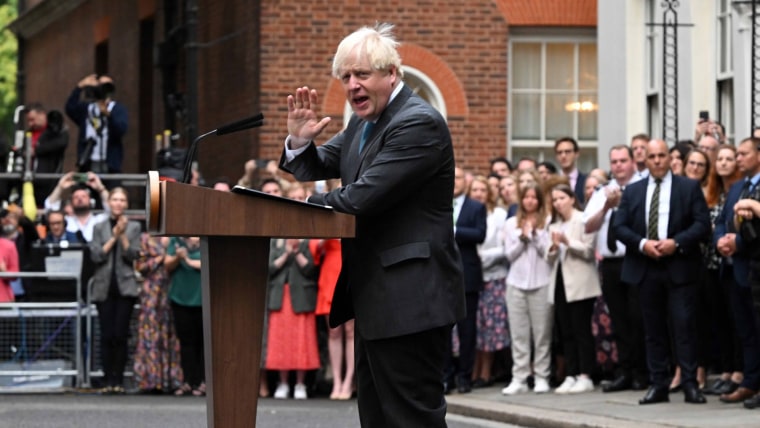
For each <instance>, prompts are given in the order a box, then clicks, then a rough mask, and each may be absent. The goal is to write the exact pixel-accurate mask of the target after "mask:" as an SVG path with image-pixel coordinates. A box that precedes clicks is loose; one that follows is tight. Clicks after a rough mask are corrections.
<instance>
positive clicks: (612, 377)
mask: <svg viewBox="0 0 760 428" xmlns="http://www.w3.org/2000/svg"><path fill="white" fill-rule="evenodd" d="M391 29H392V26H389V25H386V24H380V25H379V26H378V27H376V28H374V29H373V28H368V27H365V28H362V29H360V30H358V31H357V32H355V33H353V34H352V35H350V36H348V37H347V38H346V39H344V40H343V41H342V42H341V44H340V45H339V47H338V50H337V52H336V55H335V58H334V64H333V74H334V76H335V77H336V78H338V79H340V80H341V83H342V85H343V87H344V89H345V90H346V92H347V95H349V97H348V99H349V100H350V102H351V104H352V108H353V109H354V112H355V113H356V115H355V116H353V117H352V120H351V121H350V123H349V124H348V126H347V128H346V130H345V131H344V132H341V133H338V134H337V135H335V136H334V137H333V138H331V139H330V140H329V141H328V142H327V143H325V144H323V145H321V146H320V147H318V148H317V147H315V145H314V144H313V141H314V139H315V138H316V137H317V136H318V135H319V134H320V133H321V132H322V131H323V130H324V129H325V127H326V126H327V124H328V123H329V118H322V119H319V117H318V116H317V114H316V113H315V112H314V111H313V110H312V105H315V104H317V94H316V91H314V90H312V89H309V88H308V87H301V88H298V89H297V90H296V91H295V93H294V94H293V95H291V96H289V97H288V133H289V135H288V137H287V139H286V142H285V148H284V151H283V157H282V159H280V162H279V163H278V162H276V161H268V162H260V161H256V160H251V161H248V162H247V163H246V164H245V165H244V175H243V177H242V178H241V179H240V180H239V181H238V184H239V185H241V186H244V187H249V188H257V189H259V190H261V191H262V192H265V193H270V194H273V195H277V196H282V197H286V198H291V199H295V200H299V201H305V200H307V199H308V200H309V202H313V203H322V204H326V205H330V206H332V207H334V208H335V209H336V210H338V211H341V212H346V213H349V214H353V215H355V216H356V218H357V237H356V238H354V239H352V240H350V241H344V242H341V241H339V240H310V239H273V240H272V241H271V245H270V255H269V278H268V283H267V298H266V302H265V305H266V321H265V334H264V340H263V343H262V358H261V366H260V367H252V368H251V370H260V371H261V372H260V373H261V376H260V377H261V384H260V385H258V388H259V391H258V394H259V396H261V397H267V396H270V394H271V395H273V396H274V398H276V399H285V398H290V397H293V398H295V399H306V398H308V396H309V394H310V392H309V386H308V385H307V384H308V382H309V381H308V373H309V372H312V371H314V370H316V369H318V368H320V367H322V366H325V365H329V366H330V368H331V371H330V372H329V373H330V377H331V378H332V383H333V385H332V390H331V392H330V394H329V397H330V398H331V399H334V400H345V399H349V398H351V396H352V395H353V393H354V392H355V391H356V390H359V396H360V401H359V408H360V418H361V419H362V423H363V425H369V424H368V423H367V422H368V421H370V420H371V421H376V420H380V421H389V424H391V425H394V424H395V425H397V426H402V425H403V421H406V420H416V421H435V423H433V422H430V425H428V424H427V423H425V422H419V425H420V426H438V425H440V422H441V421H442V420H443V417H442V416H443V414H445V402H444V403H441V400H439V399H438V398H439V395H440V394H442V393H445V394H448V393H452V392H453V391H454V390H457V391H458V392H459V393H461V394H467V393H469V392H471V391H472V389H473V388H479V387H485V386H490V385H493V384H495V383H497V382H502V383H505V384H506V385H505V386H504V387H503V389H502V390H501V392H502V394H504V395H515V394H523V393H528V392H530V391H532V392H533V393H538V394H545V393H550V392H553V393H556V394H578V393H590V392H592V391H594V390H595V389H596V386H595V385H596V384H601V390H602V391H603V392H604V393H614V392H617V391H623V390H629V389H632V390H641V391H644V390H645V391H646V392H645V393H644V395H643V397H642V398H641V400H640V401H639V403H640V404H642V405H648V404H653V403H661V402H666V401H669V400H670V394H671V393H674V392H677V391H682V392H683V396H684V400H685V401H686V402H688V403H693V404H701V403H705V402H706V398H705V395H711V394H712V395H716V396H718V397H719V400H720V401H722V402H724V403H729V404H730V403H743V405H744V407H746V408H750V409H752V408H756V407H759V406H760V395H758V392H759V391H760V327H759V326H758V319H760V263H758V262H757V260H758V256H760V238H758V236H760V232H759V231H760V229H759V228H760V186H758V185H757V184H758V182H760V138H759V137H760V136H758V135H755V136H752V137H748V138H745V139H743V140H741V141H740V142H738V143H737V144H735V145H734V144H727V142H726V137H725V135H724V132H723V131H722V128H721V127H720V125H719V124H717V123H715V122H712V121H710V120H708V119H705V120H702V119H700V121H699V122H698V124H697V127H696V130H695V138H694V139H693V140H688V141H680V142H678V143H677V144H674V145H673V146H671V147H668V145H667V143H666V142H665V141H662V140H658V139H650V138H649V136H647V135H644V134H638V135H635V136H633V137H632V139H631V141H630V144H620V145H615V146H613V147H612V148H611V149H610V150H609V153H608V156H609V168H608V170H607V169H602V168H597V169H593V170H590V171H589V172H588V173H585V172H582V171H580V170H579V168H578V161H579V154H580V147H579V145H578V143H577V142H576V141H575V140H574V139H573V138H569V137H567V138H560V139H558V140H556V141H555V143H554V153H555V159H554V161H550V160H541V161H539V160H537V159H534V158H530V157H525V158H522V159H519V160H517V161H516V162H512V161H510V160H508V159H507V158H505V157H498V158H494V159H493V160H492V161H491V165H490V171H488V173H487V174H479V173H478V171H467V170H465V169H464V168H461V167H456V166H455V165H456V162H455V160H454V156H453V149H452V147H451V141H450V138H451V137H450V134H449V133H448V130H447V127H446V126H445V122H444V121H443V118H441V117H440V115H439V114H438V113H437V112H435V111H434V110H433V109H432V108H431V107H430V106H429V105H427V104H425V103H424V102H423V101H421V100H420V99H419V98H418V97H416V96H414V95H413V93H412V91H411V89H410V88H408V87H406V86H405V85H404V84H403V81H402V77H403V71H402V69H401V68H400V57H399V56H398V53H397V52H396V46H397V43H396V41H395V39H394V38H393V36H392V34H391ZM368 46H369V48H368ZM370 48H371V49H370ZM370 54H371V55H374V56H372V58H370V57H369V56H368V55H370ZM370 59H372V62H370ZM380 63H382V64H381V65H382V67H380V66H378V65H377V64H380ZM378 67H379V68H378ZM87 88H90V89H89V90H90V91H91V92H93V91H94V92H93V94H91V95H92V97H94V98H95V100H94V101H90V102H89V103H82V102H80V101H81V100H80V97H81V93H83V92H85V91H86V90H87ZM112 92H113V84H112V82H111V81H110V79H108V78H105V79H103V78H97V77H96V76H88V77H86V78H85V79H83V80H82V81H81V82H80V84H79V85H78V86H77V88H76V89H75V90H74V92H73V93H72V96H71V99H70V100H69V101H70V102H69V103H67V113H68V114H69V115H70V116H71V117H72V119H74V118H75V117H76V118H79V119H78V120H77V123H78V124H79V126H80V134H81V136H80V141H79V142H80V146H81V147H80V148H81V153H80V162H79V164H81V165H80V166H81V167H82V168H83V169H84V170H86V171H88V172H86V173H81V172H78V173H75V172H69V173H66V174H63V175H62V177H61V178H60V180H59V181H58V183H57V184H56V185H55V187H54V188H53V189H52V190H51V191H50V192H49V194H47V197H46V198H45V201H44V212H45V219H46V227H45V228H44V229H38V228H37V227H35V224H34V222H33V219H30V218H29V216H28V215H25V211H24V210H23V209H22V208H21V207H17V206H10V207H9V208H8V209H6V210H3V211H2V212H0V218H1V219H2V238H0V271H11V272H15V271H19V270H23V269H24V266H25V265H26V263H28V258H29V254H30V253H29V248H30V246H31V245H32V244H33V243H34V242H37V241H44V242H47V243H51V244H59V245H62V243H63V242H66V243H67V244H66V245H72V244H77V243H80V244H82V245H85V246H86V248H87V249H88V253H89V257H90V259H91V262H92V263H93V264H94V266H95V269H94V274H93V277H92V286H91V288H90V290H89V295H90V298H91V300H92V301H93V302H94V303H95V305H96V306H97V310H98V318H99V322H100V340H101V342H100V358H101V365H102V368H103V379H102V383H103V385H102V391H103V392H104V393H109V394H121V393H124V392H125V389H124V377H123V374H124V372H125V368H126V364H127V361H128V356H129V354H130V353H132V354H133V356H134V358H133V359H134V373H135V385H136V387H137V389H139V390H141V391H145V392H161V393H173V394H175V395H178V396H185V395H187V396H204V395H205V394H206V386H205V374H204V365H205V364H204V350H203V327H202V324H203V322H202V321H203V318H202V311H201V306H202V293H201V279H200V278H201V275H200V270H201V260H200V245H199V238H198V237H181V238H176V237H175V238H161V237H156V236H151V235H149V234H147V233H145V232H143V231H142V228H141V225H140V224H139V223H138V222H137V221H135V220H133V219H129V218H128V217H127V215H126V209H127V207H128V192H126V191H125V190H124V189H123V188H121V187H118V186H115V187H113V188H111V189H108V188H107V186H106V185H105V184H104V183H103V182H102V181H101V180H100V178H99V176H98V175H97V174H96V172H100V173H104V172H118V171H119V170H120V152H119V151H118V150H117V151H116V152H113V150H116V148H117V147H120V142H119V141H118V139H117V138H118V137H119V136H120V135H122V134H123V132H122V131H125V129H126V117H123V118H121V119H117V117H116V116H119V114H120V113H119V105H118V104H117V103H115V102H114V101H112V100H111V99H110V95H109V94H110V93H112ZM395 100H399V101H395ZM75 101H76V102H75ZM392 101H393V102H392ZM34 111H36V113H32V112H30V113H32V114H33V116H34V118H33V119H34V120H35V121H37V120H40V121H41V120H42V119H41V116H40V112H39V111H37V110H34ZM386 111H389V112H390V113H388V114H387V115H384V112H386ZM397 113H398V116H393V115H395V114H397ZM397 117H399V118H404V119H403V120H401V119H397ZM51 119H55V118H50V117H49V116H48V120H51ZM122 119H123V121H122ZM55 120H57V119H55ZM31 121H32V119H30V123H31ZM80 122H81V123H80ZM122 125H123V126H122ZM106 126H112V127H113V128H108V127H106ZM396 127H398V128H406V127H414V128H415V129H416V131H415V132H416V134H414V135H412V134H411V133H403V132H399V133H395V132H392V131H389V129H390V130H393V129H396ZM386 134H387V135H386ZM417 134H419V135H417ZM40 135H41V136H40V137H39V138H41V139H42V138H43V137H42V135H44V134H40ZM386 138H387V139H388V141H386V140H385V139H386ZM43 141H44V139H43ZM380 141H382V142H383V143H386V144H379V142H380ZM351 145H356V146H357V149H358V151H357V152H356V153H353V154H352V153H350V152H349V151H348V150H342V147H344V146H345V147H348V146H351ZM109 153H111V154H110V155H109ZM357 153H358V154H357ZM360 157H361V158H362V159H364V158H366V159H368V161H366V162H364V161H361V162H360V161H359V158H360ZM117 159H118V163H119V164H118V165H117V164H115V163H112V160H113V161H114V162H115V161H116V160H117ZM281 170H284V171H287V172H289V173H292V174H293V177H295V178H298V179H300V180H302V181H304V182H296V181H295V180H294V179H293V177H290V178H288V179H286V178H284V177H283V175H282V174H281ZM411 174H423V175H425V177H424V178H425V179H426V180H428V179H429V180H430V181H426V183H429V186H428V187H427V188H425V189H424V193H422V192H417V193H414V192H402V191H399V189H406V187H405V186H406V185H407V184H408V182H407V181H405V180H408V179H410V177H412V175H411ZM324 176H328V177H338V176H340V177H341V180H342V181H341V180H337V179H333V180H326V181H323V180H319V181H309V180H318V179H320V178H325V177H324ZM356 177H359V178H356ZM201 181H202V180H201V179H200V175H199V173H198V172H197V171H194V174H193V180H192V183H193V184H196V185H198V184H200V183H201ZM231 185H232V183H231V182H230V181H229V180H227V179H218V180H215V182H214V184H213V186H211V187H213V188H214V189H216V190H218V191H229V190H230V187H231ZM452 191H453V192H452ZM450 192H451V193H450ZM389 195H390V196H389ZM449 197H451V200H449V199H448V198H449ZM401 198H403V201H404V203H399V200H400V199H401ZM384 201H387V203H385V202H384ZM441 201H443V204H441ZM98 204H100V205H102V208H103V211H102V213H99V214H95V213H94V212H93V207H94V206H96V205H98ZM383 204H385V205H383ZM378 212H380V213H382V214H383V215H378V214H377V213H378ZM452 216H453V217H452ZM436 237H437V238H440V239H436ZM344 244H345V245H344ZM345 260H348V261H351V263H345V262H344V261H345ZM349 264H350V265H349ZM347 265H349V266H347ZM432 265H435V266H432ZM431 266H432V267H431ZM23 290H24V288H23V282H22V281H9V280H7V279H3V280H2V284H0V301H13V300H14V299H17V300H23V299H24V291H23ZM460 294H461V295H460ZM262 303H264V302H262ZM135 306H137V307H138V308H139V314H138V325H137V341H136V343H137V346H136V348H135V349H134V350H131V349H128V348H129V345H128V343H129V341H128V339H129V335H130V320H131V319H132V317H133V310H134V308H135ZM328 316H329V318H330V319H329V320H328V319H327V318H328ZM318 317H324V321H325V323H324V325H328V332H327V340H326V341H325V347H326V348H327V353H328V354H329V358H328V361H329V362H328V361H321V360H322V359H321V358H320V354H321V353H320V343H319V340H318V335H317V330H318V327H317V326H318V325H319V324H320V323H319V322H318V321H320V319H319V318H318ZM330 321H332V322H330ZM452 323H454V328H453V329H452V328H451V326H452ZM421 347H423V348H425V349H426V350H429V352H425V353H420V352H419V349H420V348H421ZM439 351H440V352H439ZM355 353H356V355H355ZM270 373H271V374H272V375H273V376H272V379H273V380H274V381H273V382H272V384H273V385H272V386H274V385H275V384H276V387H275V388H274V392H273V393H271V389H270V384H269V374H270ZM355 373H356V374H358V376H359V377H360V378H361V381H360V382H356V381H355V379H354V377H355ZM291 374H292V376H291ZM710 374H713V375H714V376H713V378H712V381H709V380H710V379H709V378H708V375H710ZM409 379H415V382H410V381H409ZM412 383H414V385H411V384H412ZM441 385H442V386H443V390H442V391H441V390H440V389H441V388H440V386H441ZM420 391H422V392H420ZM363 394H364V395H363ZM362 397H363V398H362ZM381 400H382V404H381V403H380V401H381ZM441 409H443V411H442V410H441ZM404 418H412V419H404ZM391 421H395V422H393V423H391Z"/></svg>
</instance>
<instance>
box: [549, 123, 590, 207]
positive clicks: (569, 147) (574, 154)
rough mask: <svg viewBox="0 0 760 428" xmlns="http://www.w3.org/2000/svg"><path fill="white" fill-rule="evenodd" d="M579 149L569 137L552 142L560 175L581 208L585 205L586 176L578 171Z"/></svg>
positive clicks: (575, 142)
mask: <svg viewBox="0 0 760 428" xmlns="http://www.w3.org/2000/svg"><path fill="white" fill-rule="evenodd" d="M579 153H580V148H579V147H578V142H577V141H575V139H573V138H570V137H563V138H560V139H559V140H557V141H555V142H554V154H555V156H557V163H558V164H559V166H560V168H561V169H562V175H564V176H566V177H567V178H568V180H570V187H572V188H573V192H575V199H576V200H577V201H578V205H580V206H581V207H582V206H583V205H584V204H585V203H586V193H585V190H586V174H584V173H582V172H580V171H578V167H577V166H576V163H577V162H578V155H579Z"/></svg>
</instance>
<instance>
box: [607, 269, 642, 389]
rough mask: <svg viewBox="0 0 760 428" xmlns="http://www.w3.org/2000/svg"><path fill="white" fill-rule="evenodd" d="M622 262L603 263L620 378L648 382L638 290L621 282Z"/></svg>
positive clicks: (636, 287)
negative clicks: (623, 376) (633, 377)
mask: <svg viewBox="0 0 760 428" xmlns="http://www.w3.org/2000/svg"><path fill="white" fill-rule="evenodd" d="M622 270H623V259H622V257H621V258H608V259H607V258H606V259H603V260H602V263H601V274H602V294H604V301H605V303H606V304H607V308H609V310H610V318H611V319H612V330H613V332H614V333H615V342H616V343H617V349H618V361H619V364H620V367H619V370H620V373H619V374H620V375H626V376H636V378H637V379H639V378H644V379H645V378H646V372H647V369H646V367H647V363H646V357H645V355H644V349H645V345H644V323H643V321H642V319H641V304H640V303H639V286H638V285H631V284H627V283H625V282H623V281H621V279H620V275H621V273H622Z"/></svg>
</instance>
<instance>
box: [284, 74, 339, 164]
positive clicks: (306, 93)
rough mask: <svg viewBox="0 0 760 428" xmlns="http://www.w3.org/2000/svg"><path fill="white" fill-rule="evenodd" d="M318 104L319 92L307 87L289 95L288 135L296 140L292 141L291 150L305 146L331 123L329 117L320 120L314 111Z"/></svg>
mask: <svg viewBox="0 0 760 428" xmlns="http://www.w3.org/2000/svg"><path fill="white" fill-rule="evenodd" d="M317 102H318V98H317V91H316V90H314V89H309V88H308V87H307V86H304V87H302V88H298V89H296V93H295V95H288V134H290V135H291V136H292V137H295V138H296V141H293V140H292V139H291V147H290V148H291V149H298V148H300V147H303V146H305V145H306V144H308V143H309V141H312V140H313V139H314V138H316V137H317V136H318V135H319V134H320V133H321V132H322V130H323V129H325V127H326V126H327V124H328V123H330V118H329V117H323V118H322V119H319V117H318V116H317V113H316V112H314V110H313V109H312V106H315V105H317ZM299 140H300V141H299Z"/></svg>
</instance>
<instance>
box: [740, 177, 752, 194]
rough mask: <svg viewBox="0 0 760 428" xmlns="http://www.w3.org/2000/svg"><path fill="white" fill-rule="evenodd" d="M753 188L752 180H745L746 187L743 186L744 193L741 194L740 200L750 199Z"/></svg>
mask: <svg viewBox="0 0 760 428" xmlns="http://www.w3.org/2000/svg"><path fill="white" fill-rule="evenodd" d="M751 188H752V181H751V180H750V179H746V180H744V186H742V191H741V193H740V194H739V199H747V197H749V194H750V189H751Z"/></svg>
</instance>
